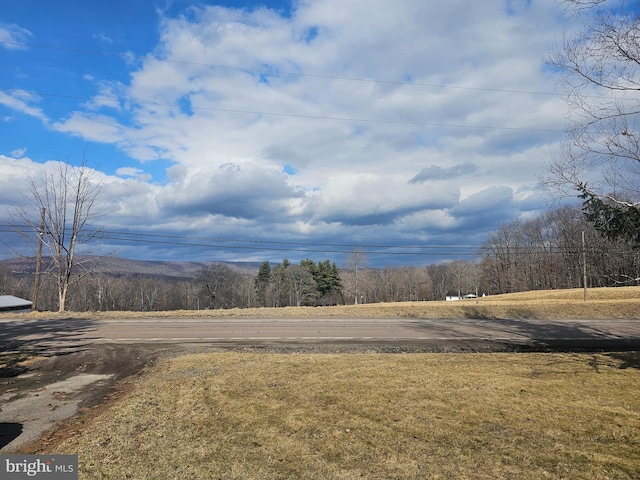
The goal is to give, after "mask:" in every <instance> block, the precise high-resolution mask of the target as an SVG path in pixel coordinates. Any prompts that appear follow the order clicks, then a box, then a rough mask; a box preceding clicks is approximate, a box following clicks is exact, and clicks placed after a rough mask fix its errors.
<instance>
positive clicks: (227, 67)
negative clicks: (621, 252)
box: [0, 41, 565, 97]
mask: <svg viewBox="0 0 640 480" xmlns="http://www.w3.org/2000/svg"><path fill="white" fill-rule="evenodd" d="M0 45H9V46H14V47H26V48H37V49H46V50H55V51H60V52H67V53H75V54H83V55H100V56H105V57H117V58H124V59H127V60H150V59H152V60H155V61H158V62H163V63H172V64H177V65H191V66H196V67H207V68H219V69H225V70H237V71H242V72H251V73H259V74H262V75H268V76H288V77H308V78H321V79H327V80H345V81H350V82H366V83H378V84H382V85H405V86H412V87H427V88H442V89H453V90H470V91H481V92H496V93H511V94H519V95H545V96H554V97H555V96H564V95H565V94H564V93H559V92H540V91H535V90H518V89H507V88H487V87H466V86H461V85H441V84H435V83H423V82H409V81H400V80H381V79H375V78H359V77H345V76H340V75H325V74H314V73H303V72H289V71H280V70H276V71H274V70H268V69H261V68H251V67H241V66H237V65H223V64H216V63H204V62H190V61H186V60H171V59H168V58H162V59H160V58H155V57H150V56H146V55H135V54H133V53H116V52H104V51H99V50H84V49H79V48H67V47H58V46H53V45H42V44H36V43H27V42H10V41H0Z"/></svg>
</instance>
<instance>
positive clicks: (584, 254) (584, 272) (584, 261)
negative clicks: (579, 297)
mask: <svg viewBox="0 0 640 480" xmlns="http://www.w3.org/2000/svg"><path fill="white" fill-rule="evenodd" d="M582 284H583V285H584V301H585V302H586V301H587V246H586V243H585V240H584V230H583V231H582Z"/></svg>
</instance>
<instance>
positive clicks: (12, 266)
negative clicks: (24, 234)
mask: <svg viewBox="0 0 640 480" xmlns="http://www.w3.org/2000/svg"><path fill="white" fill-rule="evenodd" d="M77 258H78V262H77V263H78V264H81V265H83V266H84V267H85V268H86V269H87V270H90V271H93V272H96V273H106V274H110V275H150V276H163V277H181V278H194V277H197V276H198V274H199V273H200V272H201V271H202V269H204V268H207V267H209V266H211V265H215V264H223V265H228V266H229V267H231V268H233V269H237V270H243V271H245V272H246V271H249V272H252V273H253V272H257V271H258V266H259V265H258V264H256V263H251V262H173V261H164V260H132V259H129V258H122V257H108V256H107V257H104V256H102V257H88V256H78V257H77ZM50 262H51V259H50V258H48V257H43V259H42V265H43V268H44V266H46V265H47V264H49V263H50ZM2 267H4V268H6V269H8V270H11V271H12V272H15V273H34V272H35V270H36V259H35V257H15V258H8V259H4V260H0V268H2Z"/></svg>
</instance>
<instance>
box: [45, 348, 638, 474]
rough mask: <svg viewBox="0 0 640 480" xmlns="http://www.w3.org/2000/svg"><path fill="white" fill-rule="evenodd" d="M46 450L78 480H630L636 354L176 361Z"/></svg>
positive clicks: (232, 356) (634, 468)
mask: <svg viewBox="0 0 640 480" xmlns="http://www.w3.org/2000/svg"><path fill="white" fill-rule="evenodd" d="M51 451H52V452H55V453H77V454H79V459H80V478H81V479H105V478H108V479H117V480H122V479H127V478H130V479H135V480H143V479H159V480H160V479H161V480H168V479H189V480H195V479H218V478H219V479H427V478H428V479H461V478H462V479H465V478H469V479H505V478H513V479H524V480H526V479H545V478H548V479H561V478H566V479H572V480H573V479H637V478H640V354H638V353H621V354H595V355H592V354H398V355H389V354H387V355H385V354H335V355H333V354H305V355H303V354H266V353H262V354H259V353H258V354H256V353H212V354H202V355H190V356H184V357H179V358H174V359H170V360H166V361H163V362H161V363H159V364H157V365H156V366H154V367H153V368H152V369H150V370H149V371H148V372H147V374H146V375H145V377H144V378H143V379H142V380H141V381H140V382H139V384H138V385H137V387H136V389H135V391H133V392H132V393H131V394H129V395H128V396H126V397H124V398H122V399H121V400H120V401H119V402H117V403H116V404H115V405H113V406H112V407H111V408H109V409H108V410H106V411H105V412H103V413H102V414H100V415H98V416H96V417H94V418H91V419H88V420H86V421H85V423H80V422H78V424H77V429H76V431H75V432H74V433H73V434H72V435H71V436H70V437H68V438H67V440H65V441H64V443H61V444H57V445H52V446H51Z"/></svg>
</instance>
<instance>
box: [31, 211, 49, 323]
mask: <svg viewBox="0 0 640 480" xmlns="http://www.w3.org/2000/svg"><path fill="white" fill-rule="evenodd" d="M45 213H46V210H45V209H44V208H43V209H42V210H40V230H39V231H38V253H37V255H36V277H35V279H34V281H33V295H32V296H31V297H32V302H33V303H32V305H31V310H32V311H33V312H35V311H37V310H38V291H39V290H40V268H41V266H42V237H43V236H44V215H45Z"/></svg>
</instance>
